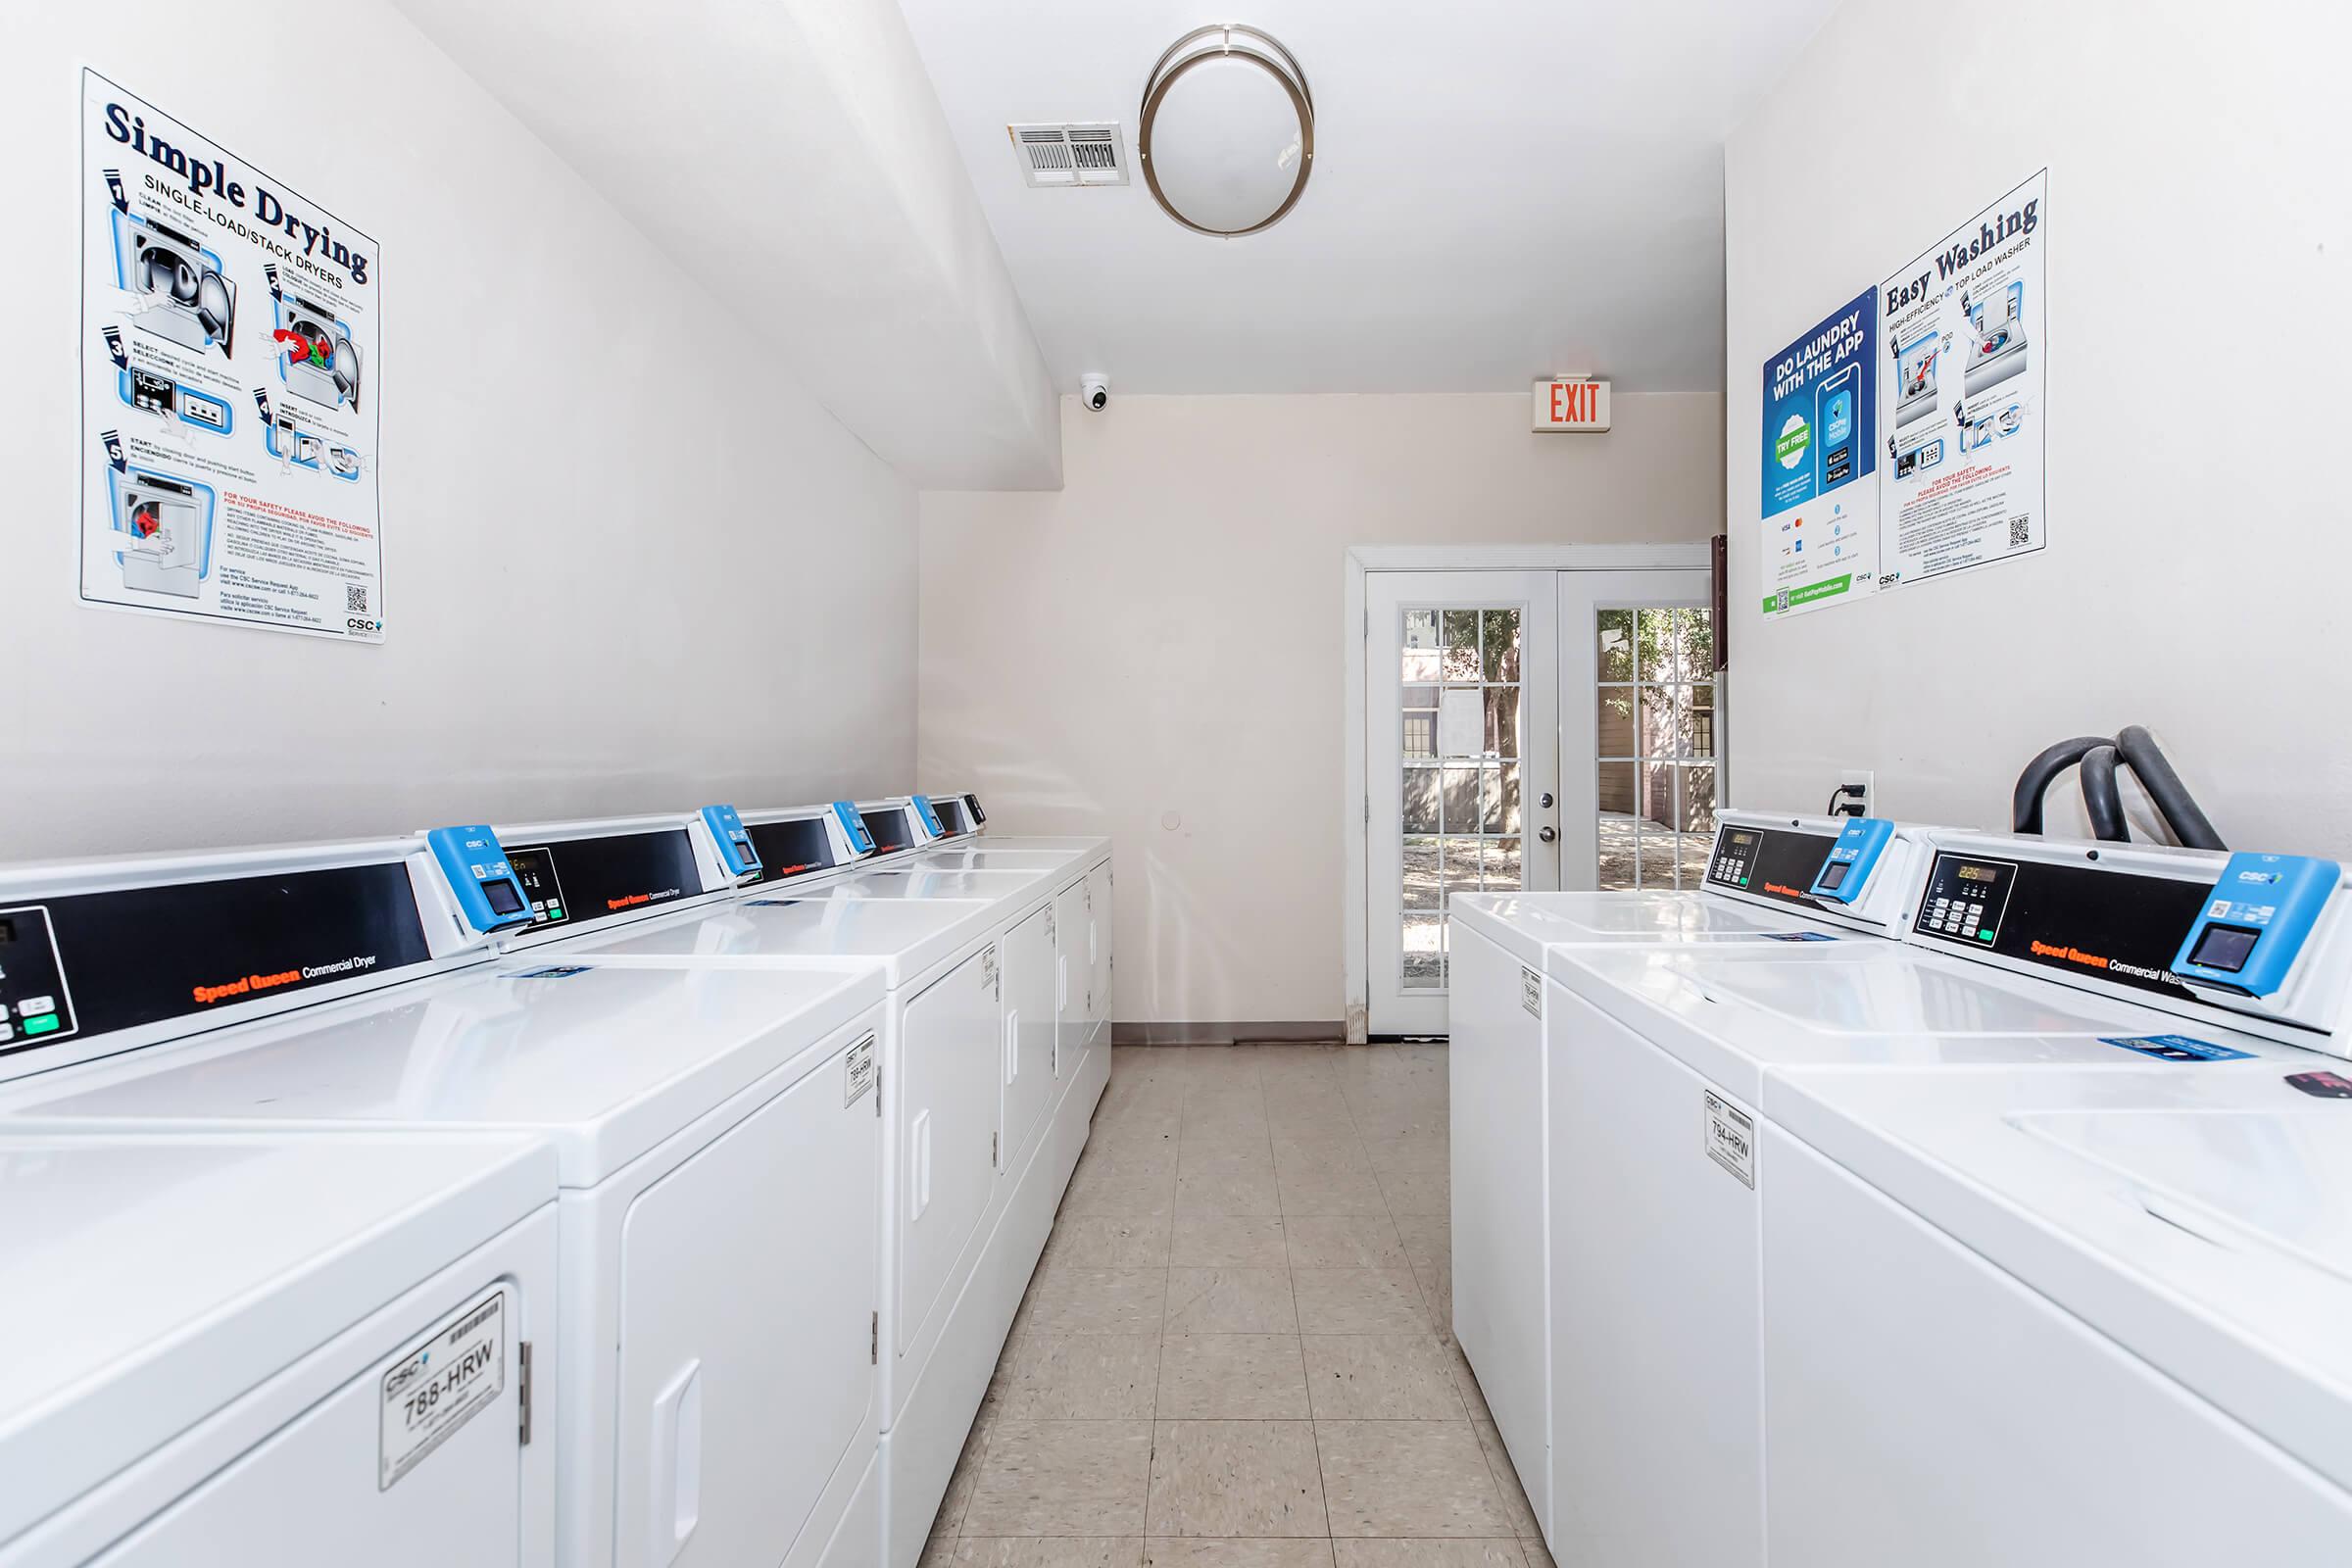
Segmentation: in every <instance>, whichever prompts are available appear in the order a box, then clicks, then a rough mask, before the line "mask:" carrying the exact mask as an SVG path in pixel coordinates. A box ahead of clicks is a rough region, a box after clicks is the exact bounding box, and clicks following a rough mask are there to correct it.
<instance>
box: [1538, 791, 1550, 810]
mask: <svg viewBox="0 0 2352 1568" xmlns="http://www.w3.org/2000/svg"><path fill="white" fill-rule="evenodd" d="M1536 805H1537V806H1539V807H1541V808H1543V809H1544V810H1546V811H1548V810H1550V809H1551V791H1549V790H1545V791H1544V793H1543V794H1541V795H1539V796H1537V797H1536Z"/></svg>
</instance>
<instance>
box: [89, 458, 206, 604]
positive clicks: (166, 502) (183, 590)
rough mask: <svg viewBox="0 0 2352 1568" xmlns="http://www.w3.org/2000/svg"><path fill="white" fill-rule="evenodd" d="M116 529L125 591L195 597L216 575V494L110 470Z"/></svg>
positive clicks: (186, 484) (184, 483)
mask: <svg viewBox="0 0 2352 1568" xmlns="http://www.w3.org/2000/svg"><path fill="white" fill-rule="evenodd" d="M109 472H110V473H112V475H113V478H114V484H115V524H116V527H117V529H118V531H120V532H121V533H122V534H123V536H124V537H123V541H122V548H121V549H120V550H118V551H117V552H116V553H115V560H116V561H117V562H118V563H120V564H121V565H122V567H123V587H125V588H136V589H138V590H140V591H141V592H143V593H151V594H172V595H175V596H177V597H178V598H181V599H193V598H195V597H196V595H197V593H198V590H199V588H200V586H201V585H202V583H203V581H204V578H205V575H206V574H207V573H208V572H209V571H211V569H212V534H213V518H212V510H213V509H212V494H211V492H210V491H209V490H207V489H206V488H205V487H203V486H200V485H194V484H190V483H189V482H188V481H187V480H185V479H174V478H172V477H170V476H169V475H166V474H160V473H148V472H146V471H144V470H141V469H132V470H130V471H129V472H123V471H121V470H119V469H110V470H109Z"/></svg>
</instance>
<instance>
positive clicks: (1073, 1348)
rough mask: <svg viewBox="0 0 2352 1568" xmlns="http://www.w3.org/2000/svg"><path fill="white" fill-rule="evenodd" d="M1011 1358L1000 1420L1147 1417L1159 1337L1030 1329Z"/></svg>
mask: <svg viewBox="0 0 2352 1568" xmlns="http://www.w3.org/2000/svg"><path fill="white" fill-rule="evenodd" d="M1005 1353H1006V1354H1007V1355H1008V1356H1010V1357H1011V1359H1012V1375H1011V1377H1010V1378H1009V1379H1008V1380H1007V1382H1006V1385H1005V1397H1004V1403H1003V1408H1002V1411H1001V1413H1000V1415H999V1419H1000V1420H1013V1421H1115V1420H1122V1419H1128V1418H1132V1417H1136V1416H1148V1415H1150V1414H1152V1391H1153V1389H1154V1388H1155V1387H1156V1386H1157V1384H1158V1381H1159V1336H1158V1335H1157V1334H1150V1335H1142V1336H1136V1335H1125V1334H1031V1335H1029V1336H1028V1337H1026V1338H1025V1339H1023V1340H1021V1341H1020V1342H1019V1343H1018V1344H1017V1345H1015V1346H1014V1347H1013V1348H1011V1349H1010V1350H1008V1351H1007V1352H1005Z"/></svg>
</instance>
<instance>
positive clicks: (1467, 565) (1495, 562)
mask: <svg viewBox="0 0 2352 1568" xmlns="http://www.w3.org/2000/svg"><path fill="white" fill-rule="evenodd" d="M1710 554H1711V553H1710V549H1709V546H1708V543H1707V541H1706V539H1704V538H1699V539H1695V540H1691V541H1690V542H1688V543H1676V544H1626V545H1565V544H1563V545H1542V544H1538V545H1349V546H1348V550H1347V553H1346V559H1345V560H1344V561H1343V563H1342V571H1341V575H1342V578H1343V587H1342V592H1343V597H1344V601H1345V603H1344V605H1343V613H1342V614H1341V616H1340V640H1341V642H1342V644H1343V645H1344V654H1345V660H1344V663H1343V667H1344V668H1345V669H1346V671H1347V679H1346V682H1345V685H1346V690H1345V691H1344V692H1343V693H1342V698H1341V700H1342V703H1343V705H1344V709H1345V714H1344V729H1343V734H1344V736H1345V742H1344V744H1343V745H1342V746H1341V748H1340V751H1341V754H1342V757H1343V768H1344V773H1343V778H1342V783H1341V793H1340V800H1341V802H1342V808H1341V811H1340V817H1341V820H1342V828H1343V833H1344V835H1345V839H1346V848H1347V874H1346V875H1345V876H1344V877H1342V878H1341V899H1342V905H1343V907H1342V908H1341V931H1342V933H1343V940H1342V942H1341V956H1342V960H1343V968H1344V971H1345V990H1344V997H1345V1000H1346V1003H1347V1007H1348V1011H1347V1026H1348V1044H1350V1045H1362V1044H1363V1043H1364V1041H1365V1039H1366V1038H1367V1036H1368V1023H1367V1019H1368V1017H1369V1015H1370V1005H1371V980H1370V975H1371V957H1370V953H1369V947H1370V943H1371V929H1370V926H1369V923H1368V922H1367V920H1366V918H1365V911H1364V894H1365V883H1366V881H1367V879H1368V872H1367V871H1366V868H1365V862H1366V855H1367V851H1368V849H1369V843H1368V840H1367V836H1366V834H1367V829H1368V827H1369V825H1370V821H1371V815H1372V793H1371V786H1370V778H1371V764H1370V760H1369V757H1368V755H1367V751H1366V748H1367V746H1368V744H1369V742H1368V737H1367V735H1366V733H1365V724H1364V701H1365V697H1366V687H1365V670H1364V650H1365V644H1366V643H1367V642H1368V641H1369V640H1370V638H1371V635H1372V625H1371V619H1370V612H1369V611H1368V610H1367V609H1366V608H1365V603H1366V598H1367V595H1366V591H1365V590H1366V586H1367V585H1366V583H1365V578H1366V577H1367V576H1368V575H1369V574H1370V573H1372V572H1375V571H1641V570H1670V571H1688V570H1691V569H1692V568H1696V569H1697V570H1700V571H1704V570H1706V569H1708V566H1709V564H1710ZM1562 635H1563V636H1565V635H1566V632H1565V630H1564V629H1563V631H1562ZM1726 673H1727V674H1728V673H1729V672H1728V671H1726ZM1717 700H1718V702H1721V701H1722V699H1721V698H1720V697H1719V698H1718V699H1717ZM1550 743H1551V745H1552V747H1553V748H1554V749H1555V751H1556V749H1557V748H1558V746H1559V735H1558V733H1557V731H1556V730H1555V732H1554V733H1553V735H1552V736H1551V741H1550ZM1722 749H1723V748H1722V745H1721V742H1720V740H1719V741H1718V743H1717V751H1718V753H1720V752H1721V751H1722ZM1716 767H1717V771H1716V774H1715V781H1716V782H1715V798H1716V800H1717V801H1718V802H1722V801H1724V800H1726V799H1728V796H1727V793H1726V790H1725V774H1724V772H1723V763H1722V760H1721V759H1720V757H1719V758H1718V760H1717V764H1716Z"/></svg>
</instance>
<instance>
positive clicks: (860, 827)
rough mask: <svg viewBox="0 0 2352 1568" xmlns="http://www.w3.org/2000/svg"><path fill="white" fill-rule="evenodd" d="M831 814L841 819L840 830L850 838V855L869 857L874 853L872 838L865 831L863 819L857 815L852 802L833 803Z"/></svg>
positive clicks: (855, 806)
mask: <svg viewBox="0 0 2352 1568" xmlns="http://www.w3.org/2000/svg"><path fill="white" fill-rule="evenodd" d="M833 814H834V815H835V816H837V817H839V818H841V830H842V831H843V832H844V833H847V834H848V835H849V836H850V853H851V854H853V855H871V854H873V853H874V836H873V835H872V834H871V833H868V832H867V831H866V830H865V818H864V817H862V816H859V815H858V808H857V805H856V804H855V803H854V802H850V801H835V802H834V803H833Z"/></svg>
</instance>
